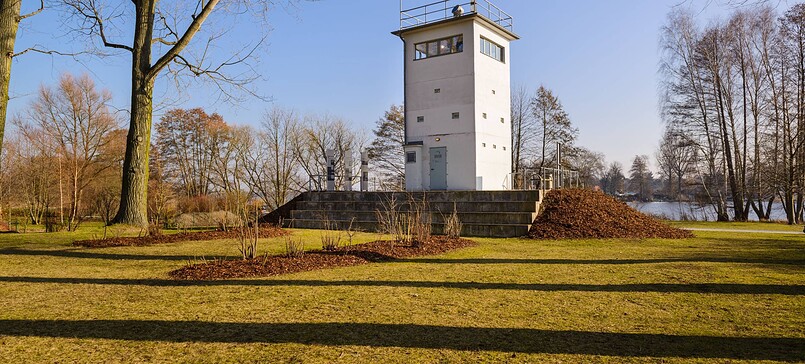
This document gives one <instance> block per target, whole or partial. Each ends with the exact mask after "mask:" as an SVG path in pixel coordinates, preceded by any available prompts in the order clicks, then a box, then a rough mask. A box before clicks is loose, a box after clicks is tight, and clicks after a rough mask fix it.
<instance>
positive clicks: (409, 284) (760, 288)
mask: <svg viewBox="0 0 805 364" xmlns="http://www.w3.org/2000/svg"><path fill="white" fill-rule="evenodd" d="M2 282H8V283H54V284H98V285H124V286H154V287H189V286H204V287H209V286H257V287H260V286H262V287H286V286H287V287H406V288H450V289H474V290H521V291H537V292H624V293H629V292H639V293H647V292H649V293H650V292H657V293H709V294H779V295H788V296H803V295H805V285H783V284H739V283H688V284H683V283H636V284H545V283H496V282H439V281H357V280H352V281H326V280H288V279H231V280H210V281H183V280H172V279H122V278H121V279H117V278H49V277H0V283H2Z"/></svg>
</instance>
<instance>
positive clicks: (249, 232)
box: [237, 224, 258, 260]
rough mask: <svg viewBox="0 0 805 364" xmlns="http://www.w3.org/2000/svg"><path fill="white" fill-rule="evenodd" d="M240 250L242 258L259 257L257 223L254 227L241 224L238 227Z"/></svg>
mask: <svg viewBox="0 0 805 364" xmlns="http://www.w3.org/2000/svg"><path fill="white" fill-rule="evenodd" d="M237 241H238V251H239V252H240V256H241V258H243V259H244V260H246V259H254V258H255V257H257V241H258V236H257V224H255V225H254V228H253V229H252V228H251V227H249V226H242V225H241V226H240V227H239V229H238V238H237Z"/></svg>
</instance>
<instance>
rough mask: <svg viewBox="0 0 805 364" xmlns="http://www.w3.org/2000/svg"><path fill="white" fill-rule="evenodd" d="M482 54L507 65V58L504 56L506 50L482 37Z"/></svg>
mask: <svg viewBox="0 0 805 364" xmlns="http://www.w3.org/2000/svg"><path fill="white" fill-rule="evenodd" d="M481 53H483V54H486V55H487V56H490V57H492V58H494V59H496V60H498V61H501V62H503V63H506V57H504V55H503V53H504V48H503V47H501V46H499V45H497V44H495V43H494V42H492V41H490V40H489V39H486V38H483V37H481Z"/></svg>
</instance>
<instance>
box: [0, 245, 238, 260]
mask: <svg viewBox="0 0 805 364" xmlns="http://www.w3.org/2000/svg"><path fill="white" fill-rule="evenodd" d="M3 255H8V256H34V257H58V258H77V259H107V260H169V261H188V260H191V259H193V258H194V257H193V256H189V255H143V254H118V253H95V252H89V251H85V250H83V249H68V250H29V249H19V248H7V249H0V256H3ZM204 258H205V259H226V258H228V257H225V256H205V257H204Z"/></svg>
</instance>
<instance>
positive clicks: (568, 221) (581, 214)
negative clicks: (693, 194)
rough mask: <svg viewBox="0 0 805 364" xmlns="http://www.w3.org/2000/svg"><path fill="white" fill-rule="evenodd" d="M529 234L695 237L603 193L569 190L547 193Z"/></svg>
mask: <svg viewBox="0 0 805 364" xmlns="http://www.w3.org/2000/svg"><path fill="white" fill-rule="evenodd" d="M541 209H542V213H541V214H540V215H539V216H537V218H536V219H535V220H534V224H533V225H532V226H531V230H530V231H529V233H528V235H529V237H531V238H533V239H609V238H638V239H642V238H666V239H685V238H692V237H693V233H691V232H689V231H686V230H682V229H677V228H674V227H671V226H668V225H666V224H664V223H662V222H660V221H659V220H656V219H654V218H653V217H651V216H648V215H646V214H643V213H641V212H639V211H637V210H635V209H633V208H631V207H629V206H628V205H627V204H626V203H624V202H621V201H618V200H615V199H614V198H612V197H610V196H607V195H605V194H604V193H602V192H597V191H591V190H582V189H567V190H553V191H550V192H548V193H547V195H546V196H545V200H543V201H542V204H541Z"/></svg>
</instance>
